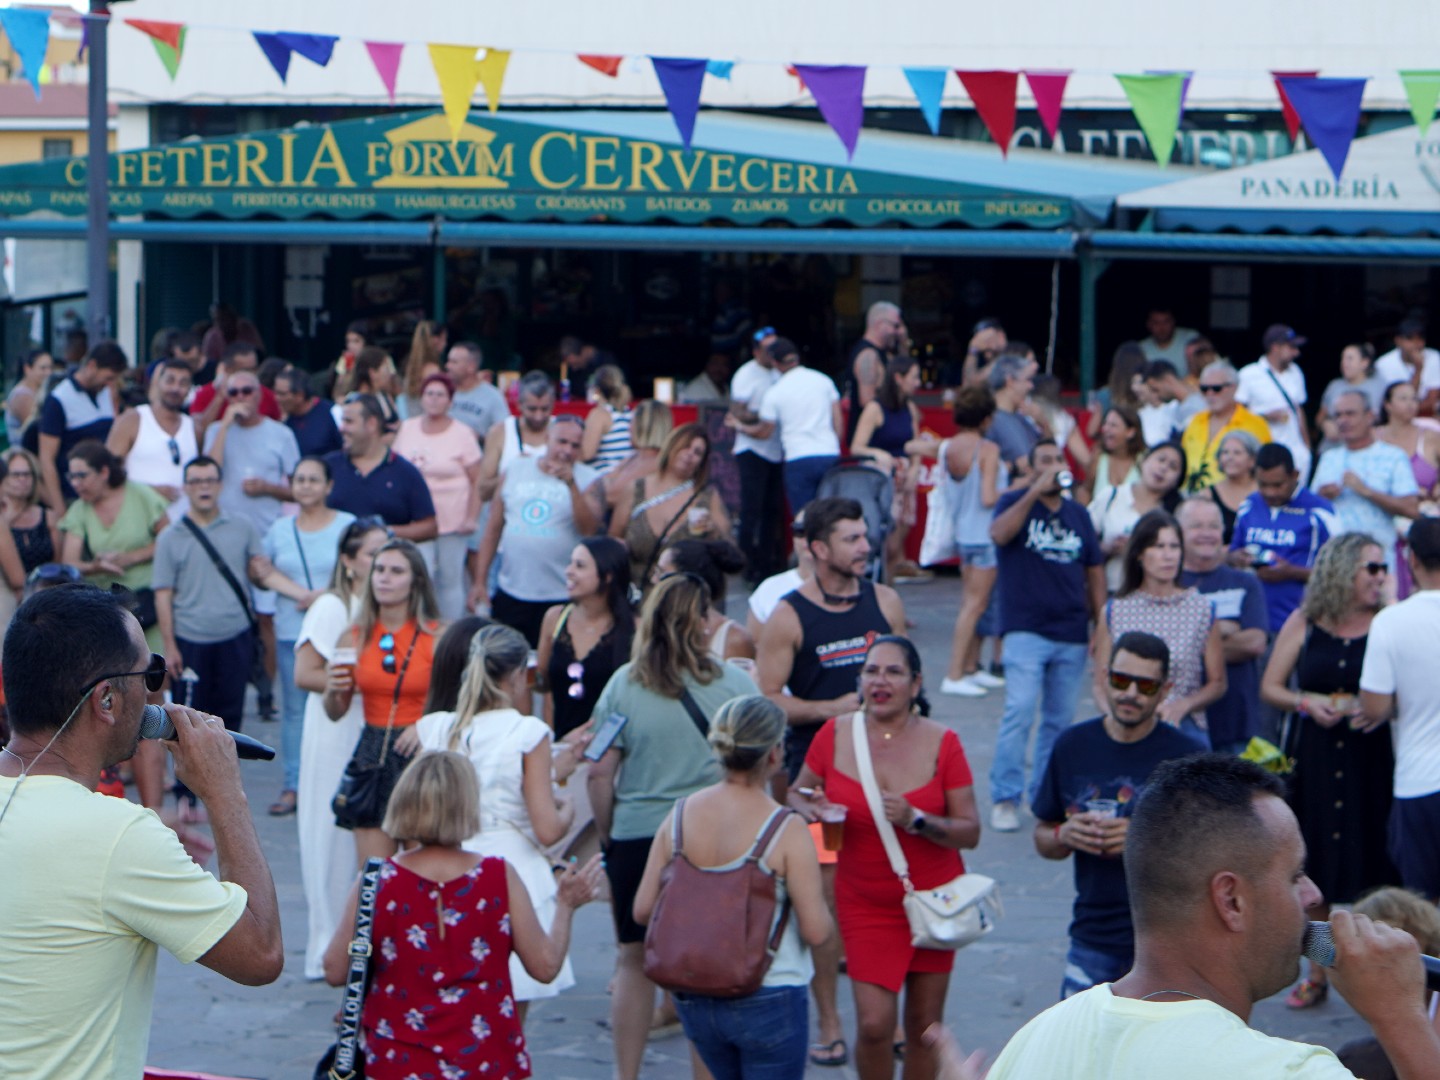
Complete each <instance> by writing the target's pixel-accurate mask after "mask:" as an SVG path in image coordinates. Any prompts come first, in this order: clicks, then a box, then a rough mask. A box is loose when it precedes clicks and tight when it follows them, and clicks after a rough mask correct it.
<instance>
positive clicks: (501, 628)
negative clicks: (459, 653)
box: [446, 623, 530, 750]
mask: <svg viewBox="0 0 1440 1080" xmlns="http://www.w3.org/2000/svg"><path fill="white" fill-rule="evenodd" d="M529 660H530V645H529V643H528V642H526V640H525V635H523V634H521V633H520V631H519V630H515V629H512V628H511V627H508V626H505V625H504V624H503V623H491V624H490V625H489V626H482V627H481V628H480V629H479V630H478V631H477V632H476V634H475V636H474V637H473V638H471V639H470V662H469V663H468V664H467V665H466V666H465V678H464V680H463V681H462V682H461V683H460V693H459V695H458V696H457V697H456V699H455V721H454V723H452V724H451V725H450V738H449V739H448V740H447V742H446V749H448V750H458V749H460V747H461V745H462V744H463V742H464V738H465V734H466V732H467V731H468V730H469V728H470V723H471V721H472V720H474V719H475V716H476V714H477V713H482V712H490V711H491V710H492V709H504V708H509V707H510V706H511V705H512V704H513V702H511V700H510V698H509V697H508V696H507V695H506V693H505V691H504V690H502V689H501V686H500V684H501V683H503V682H504V681H505V680H506V679H508V678H510V676H511V675H514V674H515V672H517V671H519V670H521V669H523V668H524V667H525V665H526V663H528V662H529Z"/></svg>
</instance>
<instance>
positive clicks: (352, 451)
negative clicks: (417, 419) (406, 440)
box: [325, 394, 438, 544]
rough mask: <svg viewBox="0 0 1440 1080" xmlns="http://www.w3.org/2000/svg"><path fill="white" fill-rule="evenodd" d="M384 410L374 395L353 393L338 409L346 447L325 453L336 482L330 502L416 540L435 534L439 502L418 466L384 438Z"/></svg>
mask: <svg viewBox="0 0 1440 1080" xmlns="http://www.w3.org/2000/svg"><path fill="white" fill-rule="evenodd" d="M384 423H385V414H384V412H383V411H382V410H381V408H380V403H379V402H378V401H377V400H376V399H375V396H374V395H373V394H353V395H351V398H350V399H349V400H347V401H346V402H345V406H344V408H343V409H342V410H341V413H340V437H341V440H342V441H343V443H344V449H343V450H336V451H335V452H334V453H333V454H329V455H327V456H326V458H325V461H326V463H327V464H328V465H329V466H330V475H331V477H332V478H333V480H334V486H333V487H332V488H331V489H330V497H329V498H328V499H326V500H325V503H326V505H327V506H330V507H333V508H334V509H336V510H344V511H347V512H348V513H351V514H354V515H355V516H356V517H357V518H364V517H378V518H379V519H380V520H381V521H383V522H384V523H385V524H386V525H388V526H389V527H390V531H391V533H392V534H393V535H395V536H399V537H403V538H404V539H406V540H409V541H412V542H413V543H416V544H418V543H421V542H422V541H425V540H433V539H434V538H435V536H436V534H437V531H438V530H437V526H436V524H435V503H434V502H433V501H432V500H431V498H430V489H429V487H427V486H426V484H425V477H423V476H421V475H420V470H419V469H417V468H416V467H415V466H414V465H412V464H411V463H410V462H408V461H406V460H405V459H404V458H403V457H401V456H400V455H399V454H397V453H395V452H394V451H393V450H391V449H390V448H389V447H388V446H386V445H385V443H384V442H383V441H382V440H381V437H380V433H381V429H382V427H383V425H384Z"/></svg>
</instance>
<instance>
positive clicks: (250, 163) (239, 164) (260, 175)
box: [235, 139, 275, 187]
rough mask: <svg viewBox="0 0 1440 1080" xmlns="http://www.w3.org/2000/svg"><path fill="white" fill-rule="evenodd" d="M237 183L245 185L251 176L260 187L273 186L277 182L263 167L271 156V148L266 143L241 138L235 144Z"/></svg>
mask: <svg viewBox="0 0 1440 1080" xmlns="http://www.w3.org/2000/svg"><path fill="white" fill-rule="evenodd" d="M235 150H236V161H235V183H236V184H237V185H239V186H240V187H245V186H246V185H247V184H249V183H250V177H252V176H253V177H254V178H255V184H256V186H258V187H272V186H273V185H274V183H275V181H274V180H271V179H270V177H268V176H266V175H265V170H264V169H262V168H261V166H262V165H264V164H265V159H266V158H267V157H269V156H270V148H269V147H267V146H266V145H265V144H264V143H262V142H258V141H256V140H255V139H241V140H239V141H238V142H237V143H236V144H235Z"/></svg>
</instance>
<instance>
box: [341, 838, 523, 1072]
mask: <svg viewBox="0 0 1440 1080" xmlns="http://www.w3.org/2000/svg"><path fill="white" fill-rule="evenodd" d="M372 934H373V936H372V941H373V943H374V946H375V952H374V957H373V959H372V960H371V964H372V966H373V969H374V975H373V980H372V981H371V984H370V992H369V993H368V994H367V995H366V997H365V1011H364V1013H363V1014H362V1024H363V1027H364V1029H365V1068H366V1073H365V1075H366V1076H367V1077H369V1078H370V1080H405V1078H407V1077H435V1078H437V1080H439V1078H442V1077H443V1078H444V1080H471V1078H478V1077H485V1078H486V1080H521V1078H523V1077H528V1076H529V1075H530V1056H529V1054H527V1053H526V1051H525V1035H524V1033H523V1032H522V1031H521V1030H520V1022H519V1020H518V1019H517V1018H516V1015H515V1001H514V998H513V995H512V993H511V989H510V951H511V942H510V890H509V886H508V884H507V880H506V875H505V860H504V859H497V858H489V859H482V860H481V861H480V864H479V865H478V866H476V867H475V868H474V869H473V870H471V871H470V872H469V873H467V874H464V875H462V876H461V877H458V878H455V879H454V880H453V881H447V882H445V883H444V884H443V885H442V884H440V883H438V882H434V881H431V880H430V879H429V878H423V877H421V876H420V875H419V874H416V873H415V872H413V871H411V870H407V869H406V868H405V867H403V866H401V865H399V864H398V863H396V862H395V861H394V860H393V859H391V860H387V861H386V862H385V864H384V865H383V866H382V867H381V869H380V888H379V892H378V893H377V895H376V897H375V926H374V930H373V931H372Z"/></svg>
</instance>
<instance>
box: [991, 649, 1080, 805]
mask: <svg viewBox="0 0 1440 1080" xmlns="http://www.w3.org/2000/svg"><path fill="white" fill-rule="evenodd" d="M1084 678H1085V646H1084V645H1083V644H1080V643H1078V642H1069V641H1051V640H1050V639H1049V638H1047V637H1042V636H1041V635H1040V634H1032V633H1030V632H1029V631H1025V630H1012V631H1011V632H1010V633H1008V634H1006V635H1005V715H1004V716H1003V717H1002V718H1001V720H1000V735H999V738H998V739H997V740H996V742H995V761H994V762H993V763H992V764H991V766H990V801H991V802H992V803H1001V802H1019V801H1020V797H1021V795H1023V794H1026V787H1025V745H1026V743H1028V742H1029V741H1030V728H1031V726H1032V725H1033V724H1034V722H1035V706H1036V703H1037V702H1038V703H1039V705H1040V732H1039V734H1038V735H1036V736H1035V763H1034V769H1033V771H1032V773H1031V776H1030V785H1029V790H1028V796H1029V799H1030V801H1031V802H1032V803H1033V802H1034V801H1035V789H1036V788H1037V787H1039V785H1040V778H1041V777H1042V776H1044V775H1045V766H1046V764H1047V763H1048V762H1049V761H1050V748H1051V747H1052V746H1054V745H1055V739H1056V737H1057V736H1059V734H1060V732H1062V731H1064V730H1065V729H1066V728H1067V727H1069V726H1070V721H1071V720H1072V719H1073V718H1074V716H1075V698H1076V696H1077V695H1078V694H1079V692H1080V684H1081V681H1082V680H1083V679H1084Z"/></svg>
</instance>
